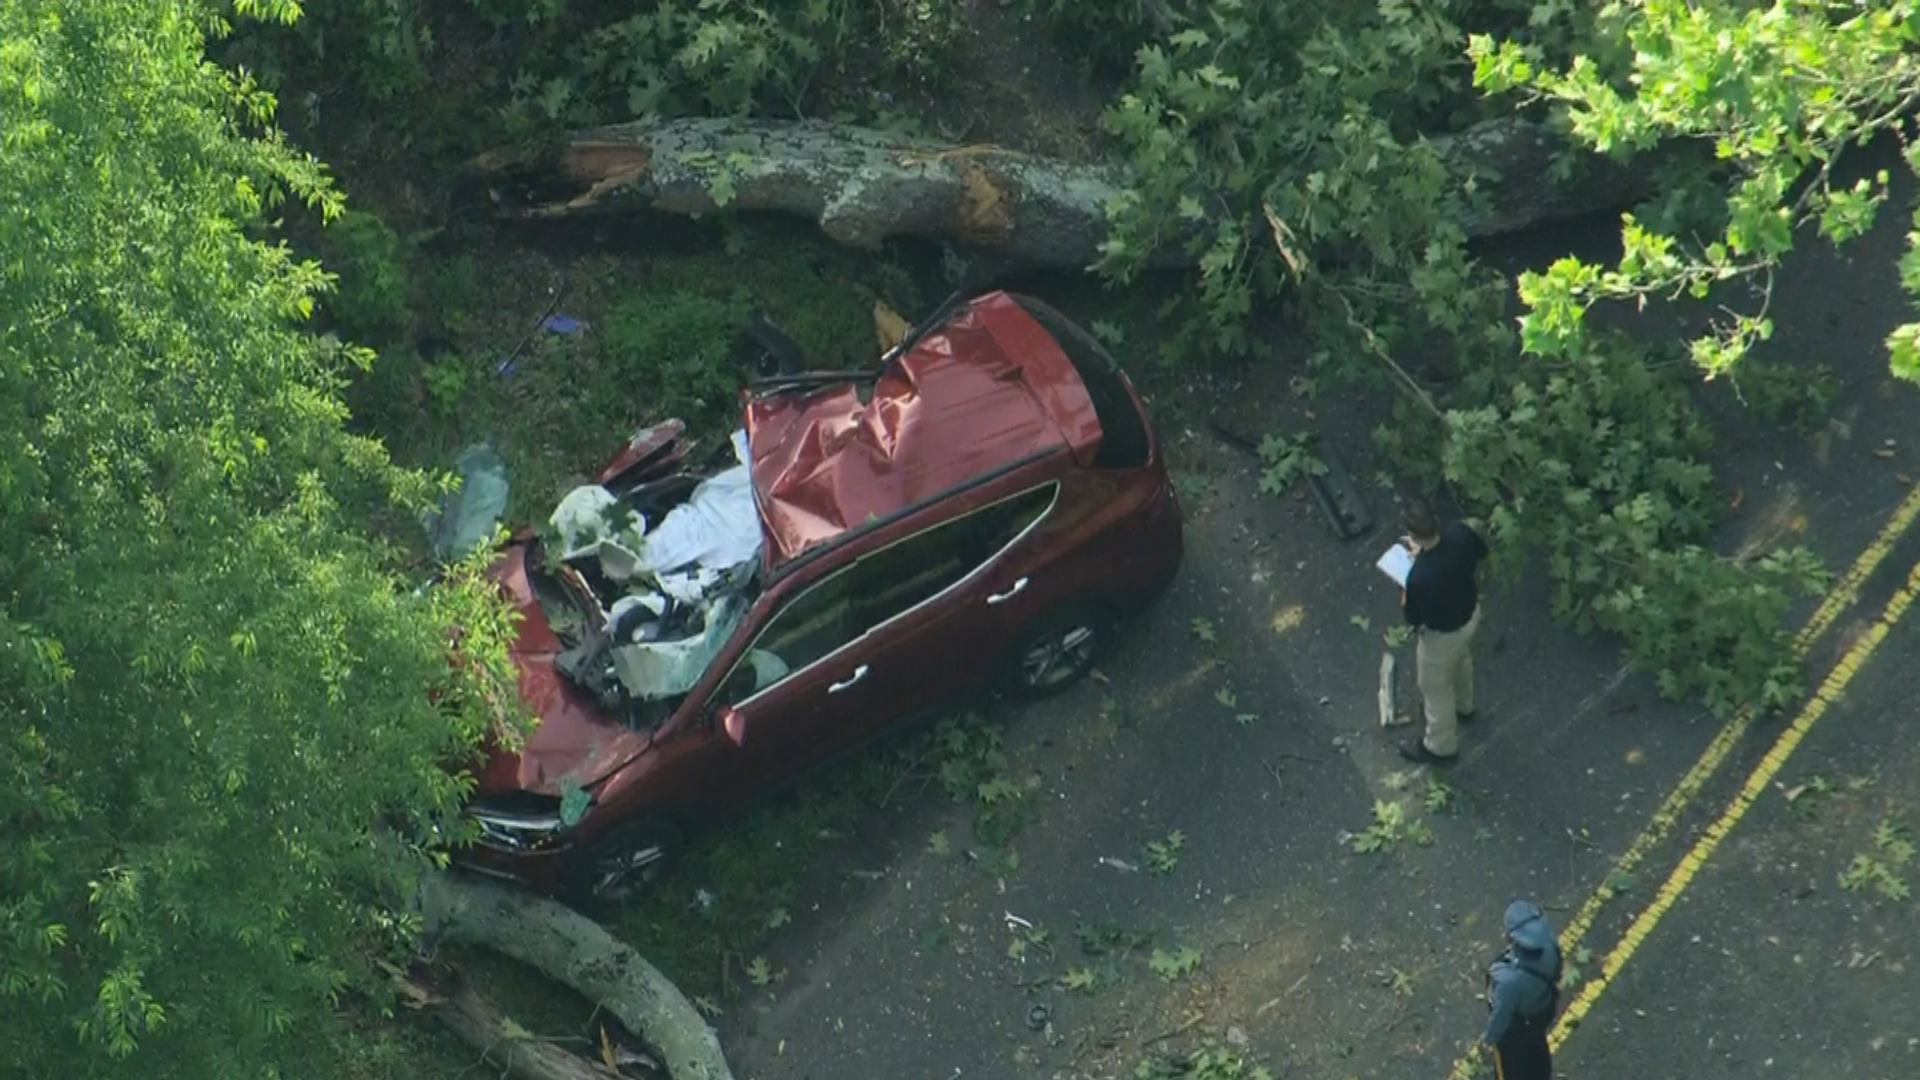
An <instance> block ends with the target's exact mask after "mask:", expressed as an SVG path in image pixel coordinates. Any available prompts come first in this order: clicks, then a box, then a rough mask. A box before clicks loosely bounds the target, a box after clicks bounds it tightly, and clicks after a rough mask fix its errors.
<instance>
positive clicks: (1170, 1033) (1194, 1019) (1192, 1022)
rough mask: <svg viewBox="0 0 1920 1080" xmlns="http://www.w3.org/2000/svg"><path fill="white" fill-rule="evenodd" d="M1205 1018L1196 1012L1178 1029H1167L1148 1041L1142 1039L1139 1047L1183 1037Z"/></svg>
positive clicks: (1205, 1016) (1203, 1014) (1202, 1013)
mask: <svg viewBox="0 0 1920 1080" xmlns="http://www.w3.org/2000/svg"><path fill="white" fill-rule="evenodd" d="M1206 1018H1207V1014H1206V1013H1204V1012H1199V1011H1197V1010H1196V1011H1195V1012H1194V1014H1193V1015H1192V1016H1189V1017H1187V1019H1186V1020H1185V1021H1184V1022H1183V1023H1181V1025H1180V1026H1179V1027H1176V1028H1169V1029H1167V1030H1166V1031H1163V1032H1161V1033H1160V1034H1158V1035H1155V1036H1153V1037H1152V1038H1150V1039H1143V1040H1141V1042H1140V1045H1141V1046H1142V1047H1148V1046H1152V1045H1154V1044H1155V1043H1162V1042H1166V1041H1167V1040H1168V1039H1172V1038H1175V1037H1178V1036H1181V1035H1185V1034H1186V1033H1187V1032H1189V1031H1192V1030H1193V1029H1194V1028H1195V1027H1197V1026H1199V1024H1200V1021H1202V1020H1205V1019H1206Z"/></svg>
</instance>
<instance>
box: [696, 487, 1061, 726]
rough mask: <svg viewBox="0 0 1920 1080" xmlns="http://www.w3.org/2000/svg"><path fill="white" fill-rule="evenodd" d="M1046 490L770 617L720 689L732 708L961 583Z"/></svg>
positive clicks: (938, 529)
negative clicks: (764, 627)
mask: <svg viewBox="0 0 1920 1080" xmlns="http://www.w3.org/2000/svg"><path fill="white" fill-rule="evenodd" d="M1057 490H1058V485H1057V484H1045V485H1042V486H1040V487H1038V488H1034V489H1032V490H1030V491H1026V492H1022V493H1021V494H1019V495H1015V496H1013V497H1012V498H1010V499H1002V500H1001V501H1000V502H997V503H994V504H993V505H991V506H986V507H982V508H981V509H979V510H976V511H974V512H972V513H970V514H967V515H965V516H962V517H958V518H955V519H953V520H951V521H944V522H941V523H940V524H938V525H935V526H933V527H932V528H929V529H926V530H924V531H922V532H918V533H915V534H913V535H912V536H909V537H906V538H905V539H902V540H899V541H896V542H894V543H892V544H889V545H887V546H886V547H884V548H881V549H880V550H878V551H875V552H872V553H871V554H868V555H864V556H862V557H861V558H860V559H859V560H857V561H856V562H855V563H854V564H853V565H852V566H849V567H847V568H845V569H843V570H840V571H839V572H837V573H835V574H833V575H832V576H830V577H827V578H824V579H822V580H821V581H820V582H819V583H818V584H816V585H814V586H813V587H812V588H810V589H808V590H807V591H805V592H803V593H801V594H800V595H798V596H796V597H794V598H793V599H792V600H791V601H789V602H788V604H787V606H786V607H784V608H781V609H780V611H779V612H778V613H777V614H775V615H774V617H773V619H772V621H771V622H769V623H768V624H767V628H766V629H765V630H764V631H763V632H762V633H761V634H760V637H759V638H758V639H757V640H756V641H755V642H754V644H753V647H752V648H751V649H749V650H747V655H746V656H745V657H744V658H743V659H742V660H741V661H740V663H739V664H738V665H736V666H735V667H734V670H733V672H732V674H730V675H729V676H728V677H727V681H726V682H725V683H724V684H722V686H721V688H720V692H719V694H718V695H716V697H717V700H718V702H719V703H720V704H723V705H734V704H738V703H739V702H741V701H744V700H746V699H747V698H748V697H751V696H752V695H754V694H756V693H758V692H760V691H761V690H764V689H766V688H767V687H769V686H771V685H773V684H774V683H776V682H778V681H780V680H781V679H782V678H785V677H786V676H787V675H788V674H789V673H791V672H796V671H799V670H800V669H802V668H804V667H806V666H808V665H810V664H812V663H814V662H815V661H818V660H820V659H822V658H823V657H825V656H826V655H827V654H829V653H831V652H833V651H834V650H836V649H838V648H840V647H841V646H843V645H845V644H847V643H848V642H850V641H853V640H854V639H855V638H858V637H860V636H861V635H862V634H865V633H867V632H869V631H871V630H873V629H874V628H875V627H878V626H880V625H881V624H882V623H885V622H887V621H888V620H889V619H893V618H895V617H897V616H899V615H902V614H905V613H906V612H907V611H909V610H911V609H912V608H914V607H915V606H917V605H919V604H924V603H926V602H927V601H929V600H931V599H933V598H934V597H936V596H938V595H940V594H941V593H943V592H945V591H946V590H948V589H950V588H952V587H953V586H954V585H957V584H959V583H960V581H961V580H963V579H964V578H966V576H967V575H969V574H971V573H973V572H974V571H975V570H977V569H979V568H980V567H981V566H982V565H984V564H985V563H986V562H987V560H989V559H991V558H993V557H994V556H995V555H998V554H999V553H1000V552H1001V551H1003V550H1004V549H1005V548H1006V547H1007V545H1008V544H1011V543H1013V542H1014V541H1015V540H1016V539H1018V538H1019V536H1020V534H1021V533H1022V532H1024V531H1025V530H1026V529H1027V528H1028V527H1029V526H1031V525H1032V524H1033V523H1034V522H1036V521H1038V520H1039V519H1040V518H1041V517H1042V516H1043V515H1044V514H1045V513H1046V512H1047V509H1048V508H1049V507H1050V506H1052V505H1053V499H1054V494H1055V492H1056V491H1057Z"/></svg>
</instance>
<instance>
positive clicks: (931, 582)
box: [862, 483, 1055, 723]
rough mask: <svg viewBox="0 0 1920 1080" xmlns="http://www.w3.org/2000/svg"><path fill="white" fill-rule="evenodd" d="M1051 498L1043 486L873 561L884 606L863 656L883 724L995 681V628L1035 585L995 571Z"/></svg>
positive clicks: (870, 620) (878, 608) (999, 648)
mask: <svg viewBox="0 0 1920 1080" xmlns="http://www.w3.org/2000/svg"><path fill="white" fill-rule="evenodd" d="M1054 490H1055V485H1053V484H1051V483H1048V484H1043V485H1040V486H1038V487H1035V488H1030V489H1028V490H1026V491H1023V492H1021V493H1020V494H1017V495H1014V496H1012V497H1010V498H1005V499H1000V500H997V501H995V502H993V503H989V504H988V505H986V506H984V507H980V508H977V509H975V510H972V511H970V512H968V513H966V514H963V515H961V516H959V517H956V518H953V519H950V520H948V521H946V522H943V523H941V524H940V525H938V526H935V527H933V528H930V529H928V530H926V531H924V532H922V533H919V534H917V535H915V536H914V537H912V538H910V540H909V541H905V542H902V543H901V544H899V545H896V546H895V547H893V548H891V549H883V550H882V551H880V552H876V553H875V555H874V556H872V557H871V558H872V559H873V563H872V566H871V569H872V578H873V580H875V581H876V582H888V583H891V584H890V588H889V589H888V590H887V591H884V592H877V593H876V595H878V596H883V597H889V598H890V599H889V600H888V601H887V602H885V603H883V604H877V605H873V606H870V608H869V610H868V613H867V619H866V622H867V624H868V626H869V629H868V631H867V637H868V641H867V644H866V645H865V646H864V647H863V649H862V652H863V653H864V654H865V655H866V656H867V657H868V663H869V670H870V674H869V676H868V677H869V679H871V680H872V682H873V687H872V691H871V697H872V699H873V700H874V702H875V705H874V707H875V708H877V709H883V710H884V712H885V713H886V720H885V721H884V722H887V723H891V722H892V721H894V720H897V719H899V718H901V717H905V716H908V715H912V714H917V713H922V712H925V711H927V710H929V709H932V708H934V707H936V706H939V705H940V704H942V703H944V702H946V701H948V700H950V699H952V698H953V697H955V696H956V695H958V694H959V693H960V692H962V691H964V690H966V689H968V688H970V687H973V686H977V685H979V684H981V683H983V682H985V681H986V680H987V679H988V678H990V677H991V676H992V675H993V673H994V671H995V669H996V668H997V667H998V666H999V663H1000V660H1001V657H1002V656H1003V655H1004V647H1003V646H1004V643H1003V642H1002V641H1001V640H999V633H998V631H997V629H996V627H998V626H999V625H1002V624H1004V623H1005V622H1007V618H1006V616H1005V615H1003V611H1008V610H1019V609H1023V608H1025V607H1026V605H1027V604H1028V603H1029V602H1030V600H1031V599H1032V597H1030V596H1029V595H1028V590H1029V588H1031V587H1032V582H1031V580H1029V581H1027V583H1026V584H1020V583H1019V578H1018V576H1017V575H1014V574H1010V573H1007V572H1003V570H1002V568H1001V567H1000V566H999V562H1000V560H1001V559H1002V558H1003V557H1004V556H1005V555H1007V554H1008V553H1009V552H1010V551H1011V550H1012V549H1013V548H1014V547H1015V546H1016V544H1017V541H1018V540H1019V539H1020V538H1021V537H1023V536H1024V535H1026V533H1027V532H1028V531H1029V530H1030V529H1031V528H1032V527H1033V526H1034V525H1035V523H1037V522H1038V521H1039V520H1040V519H1041V518H1042V517H1043V516H1044V515H1045V513H1046V510H1047V508H1048V506H1050V505H1051V503H1052V499H1053V492H1054ZM903 581H905V582H912V583H914V584H913V586H912V587H910V588H902V587H901V585H900V583H901V582H903ZM1034 595H1038V593H1037V591H1036V593H1035V594H1034Z"/></svg>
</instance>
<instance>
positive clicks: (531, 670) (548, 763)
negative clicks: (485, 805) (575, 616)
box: [477, 543, 650, 795]
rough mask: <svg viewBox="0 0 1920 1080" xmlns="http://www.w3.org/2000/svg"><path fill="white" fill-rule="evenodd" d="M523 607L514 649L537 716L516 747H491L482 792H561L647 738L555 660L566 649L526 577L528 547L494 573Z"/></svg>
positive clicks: (618, 761)
mask: <svg viewBox="0 0 1920 1080" xmlns="http://www.w3.org/2000/svg"><path fill="white" fill-rule="evenodd" d="M490 574H491V576H492V577H493V578H494V579H495V580H496V581H498V582H499V583H500V586H501V588H502V589H503V590H504V591H505V593H506V595H507V599H508V600H509V601H510V602H511V603H512V604H513V607H514V610H515V611H517V612H518V613H519V616H520V626H519V636H518V637H517V638H516V639H515V641H514V643H513V645H512V647H511V649H510V650H509V651H510V654H511V658H512V660H513V664H514V666H515V667H516V668H517V669H518V670H519V676H520V696H521V698H522V699H524V700H525V702H526V704H527V707H528V708H529V709H530V710H532V712H533V714H534V715H535V716H537V717H539V724H538V725H537V726H536V727H535V728H534V729H533V730H532V731H531V732H529V733H528V734H527V736H526V741H525V743H524V745H522V746H521V747H520V749H519V751H518V752H515V751H512V750H509V749H507V748H505V747H501V746H497V745H496V746H489V747H488V748H487V753H486V762H485V765H484V767H483V768H482V770H481V771H480V773H479V775H478V777H477V783H478V786H479V793H480V794H482V795H488V794H499V793H504V792H514V791H531V792H537V793H539V794H544V795H558V794H560V793H561V792H562V790H563V789H564V788H567V787H570V786H579V787H585V786H587V785H590V784H593V783H595V782H597V781H599V780H601V779H603V778H604V777H606V775H607V774H608V773H611V772H612V771H613V770H615V769H617V768H619V767H620V766H621V765H624V764H625V763H627V762H628V761H631V760H632V759H633V758H634V757H635V756H636V755H638V754H639V753H640V751H641V750H643V749H645V748H646V746H647V743H648V740H649V738H650V736H648V735H647V734H645V733H643V732H638V731H633V730H631V729H629V728H627V727H626V726H624V725H622V724H620V723H619V722H618V721H616V720H614V719H613V718H612V717H610V716H608V715H607V714H606V712H605V711H604V710H602V709H601V708H600V707H599V705H598V703H597V702H595V701H594V700H593V698H592V697H591V696H590V695H589V694H587V693H586V692H585V691H583V690H581V689H580V688H579V687H577V686H575V685H574V684H573V683H572V682H571V681H570V680H569V679H568V678H567V677H566V676H565V675H563V674H561V673H560V671H559V669H557V668H556V667H555V666H554V658H555V657H557V656H558V655H559V654H560V652H561V650H562V649H563V648H565V646H564V644H563V643H562V642H561V641H560V639H559V638H558V637H557V636H556V635H555V634H554V632H553V627H552V625H551V624H550V623H549V622H548V621H547V616H546V613H545V612H543V611H542V610H541V608H540V603H539V600H538V599H537V598H536V597H535V596H534V593H533V584H532V582H531V581H529V580H528V577H527V545H526V544H524V543H516V544H513V545H511V546H509V547H508V548H507V549H506V550H505V551H504V552H502V553H501V557H500V560H499V561H498V562H497V563H495V564H494V566H493V569H492V570H491V571H490Z"/></svg>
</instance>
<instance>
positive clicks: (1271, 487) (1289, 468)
mask: <svg viewBox="0 0 1920 1080" xmlns="http://www.w3.org/2000/svg"><path fill="white" fill-rule="evenodd" d="M1326 472H1327V466H1326V463H1325V462H1323V461H1321V460H1320V459H1319V458H1317V457H1315V456H1314V455H1313V440H1312V438H1311V437H1310V436H1305V435H1302V436H1298V437H1292V438H1289V437H1288V436H1286V435H1284V434H1281V433H1279V432H1275V433H1274V434H1272V435H1268V436H1267V437H1266V438H1264V439H1262V440H1260V493H1261V494H1263V495H1284V494H1286V492H1287V489H1288V488H1291V487H1292V486H1293V485H1294V483H1295V482H1297V481H1299V480H1304V479H1306V478H1307V477H1309V476H1324V475H1326Z"/></svg>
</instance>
